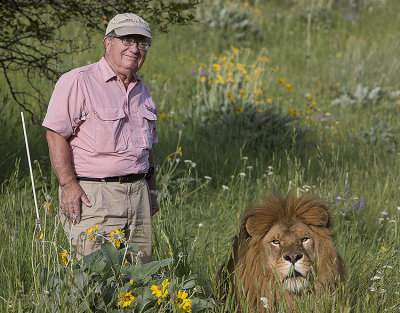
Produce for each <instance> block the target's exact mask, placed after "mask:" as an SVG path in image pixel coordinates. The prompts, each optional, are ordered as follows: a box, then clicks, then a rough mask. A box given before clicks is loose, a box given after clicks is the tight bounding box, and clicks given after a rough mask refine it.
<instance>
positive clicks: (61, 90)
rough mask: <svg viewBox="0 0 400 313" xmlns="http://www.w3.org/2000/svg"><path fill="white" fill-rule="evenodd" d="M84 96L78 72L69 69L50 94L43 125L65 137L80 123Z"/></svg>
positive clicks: (82, 114) (83, 111) (72, 132)
mask: <svg viewBox="0 0 400 313" xmlns="http://www.w3.org/2000/svg"><path fill="white" fill-rule="evenodd" d="M84 105H85V97H84V95H83V92H82V89H81V87H80V84H79V75H78V73H76V72H74V71H71V72H68V73H66V74H64V75H62V76H61V77H60V79H59V80H58V82H57V83H56V86H55V88H54V91H53V94H52V96H51V99H50V102H49V106H48V108H47V114H46V117H45V119H44V121H43V124H42V125H43V126H44V127H46V128H48V129H51V130H53V131H55V132H56V133H58V134H60V135H61V136H64V137H66V138H68V137H70V136H71V135H73V134H74V133H75V131H76V129H77V128H78V127H79V125H80V124H81V123H82V116H84V115H85V114H87V112H85V109H84Z"/></svg>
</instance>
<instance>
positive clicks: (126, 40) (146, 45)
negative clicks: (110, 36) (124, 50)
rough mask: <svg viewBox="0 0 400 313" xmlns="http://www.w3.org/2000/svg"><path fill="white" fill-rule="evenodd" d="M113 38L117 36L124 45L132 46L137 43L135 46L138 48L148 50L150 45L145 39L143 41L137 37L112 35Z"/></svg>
mask: <svg viewBox="0 0 400 313" xmlns="http://www.w3.org/2000/svg"><path fill="white" fill-rule="evenodd" d="M114 38H118V39H119V40H121V41H122V44H123V45H124V46H127V47H128V46H130V47H131V46H133V45H134V44H135V43H137V46H138V48H139V50H144V51H146V50H148V49H149V48H150V45H149V43H148V42H147V41H143V40H137V39H133V38H129V37H114Z"/></svg>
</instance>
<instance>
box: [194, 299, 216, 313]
mask: <svg viewBox="0 0 400 313" xmlns="http://www.w3.org/2000/svg"><path fill="white" fill-rule="evenodd" d="M191 300H192V303H191V306H190V308H191V309H192V313H195V312H199V311H202V310H205V309H211V308H212V307H213V306H212V304H211V303H210V302H209V301H207V300H204V299H199V298H193V299H191Z"/></svg>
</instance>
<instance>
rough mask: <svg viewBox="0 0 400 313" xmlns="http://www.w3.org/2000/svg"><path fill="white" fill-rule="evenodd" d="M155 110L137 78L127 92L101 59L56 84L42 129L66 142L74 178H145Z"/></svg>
mask: <svg viewBox="0 0 400 313" xmlns="http://www.w3.org/2000/svg"><path fill="white" fill-rule="evenodd" d="M156 120H157V108H156V105H155V103H154V101H153V99H152V97H151V95H150V92H149V90H148V88H147V87H146V85H145V84H144V82H143V81H141V80H140V79H139V78H138V77H137V76H136V75H134V77H133V78H132V80H131V82H130V83H129V85H128V88H127V89H126V88H125V86H124V84H123V82H122V81H121V79H120V78H119V77H118V76H117V75H116V74H115V73H114V71H113V70H112V69H111V67H110V66H109V65H108V63H107V61H106V60H105V59H104V58H101V60H100V61H99V62H97V63H94V64H90V65H88V66H84V67H80V68H77V69H74V70H72V71H70V72H68V73H65V74H64V75H62V76H61V77H60V79H59V80H58V82H57V84H56V86H55V88H54V91H53V95H52V97H51V99H50V103H49V107H48V109H47V114H46V117H45V119H44V121H43V126H44V127H46V128H48V129H51V130H53V131H55V132H56V133H58V134H60V135H62V136H64V137H65V138H67V140H68V142H69V144H70V146H71V158H72V166H73V169H74V171H75V174H76V175H77V176H83V177H95V178H103V177H110V176H120V175H126V174H132V173H146V172H147V170H148V168H149V150H150V149H151V148H152V145H153V144H155V143H157V142H158V136H157V129H156Z"/></svg>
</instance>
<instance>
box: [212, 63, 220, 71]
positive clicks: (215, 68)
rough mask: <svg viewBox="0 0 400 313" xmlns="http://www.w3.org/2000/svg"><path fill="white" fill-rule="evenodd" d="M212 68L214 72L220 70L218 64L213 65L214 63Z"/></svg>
mask: <svg viewBox="0 0 400 313" xmlns="http://www.w3.org/2000/svg"><path fill="white" fill-rule="evenodd" d="M212 68H213V70H215V71H219V69H220V68H221V67H220V65H219V64H215V63H214V64H213V65H212Z"/></svg>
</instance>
